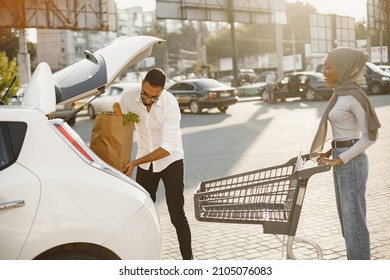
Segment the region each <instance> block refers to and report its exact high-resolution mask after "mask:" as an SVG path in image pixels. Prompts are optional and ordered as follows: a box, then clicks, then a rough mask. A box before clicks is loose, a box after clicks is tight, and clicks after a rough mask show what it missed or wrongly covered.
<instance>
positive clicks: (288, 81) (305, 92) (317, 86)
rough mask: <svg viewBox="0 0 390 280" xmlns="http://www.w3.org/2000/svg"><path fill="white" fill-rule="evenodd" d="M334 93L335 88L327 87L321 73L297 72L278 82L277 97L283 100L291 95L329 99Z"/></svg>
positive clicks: (310, 98)
mask: <svg viewBox="0 0 390 280" xmlns="http://www.w3.org/2000/svg"><path fill="white" fill-rule="evenodd" d="M332 93H333V88H329V87H327V85H326V82H325V79H324V77H323V75H322V74H321V73H318V72H295V73H292V74H287V75H285V76H284V77H283V78H281V79H280V80H279V81H278V82H277V90H276V98H277V99H281V100H282V101H283V100H285V99H286V98H289V97H300V98H302V99H305V100H310V101H312V100H319V99H321V98H324V99H329V98H330V97H331V95H332Z"/></svg>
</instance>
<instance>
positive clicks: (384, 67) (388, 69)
mask: <svg viewBox="0 0 390 280" xmlns="http://www.w3.org/2000/svg"><path fill="white" fill-rule="evenodd" d="M378 67H379V68H380V69H382V70H383V71H385V72H386V73H389V74H390V65H378Z"/></svg>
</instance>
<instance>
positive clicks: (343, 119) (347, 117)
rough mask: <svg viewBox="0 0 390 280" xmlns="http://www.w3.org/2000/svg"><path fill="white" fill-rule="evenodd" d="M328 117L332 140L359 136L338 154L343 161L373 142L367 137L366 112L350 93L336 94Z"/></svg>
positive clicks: (357, 153)
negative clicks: (353, 143)
mask: <svg viewBox="0 0 390 280" xmlns="http://www.w3.org/2000/svg"><path fill="white" fill-rule="evenodd" d="M328 119H329V121H330V123H331V125H332V132H333V140H351V139H359V138H360V140H359V141H358V142H356V143H355V145H353V146H352V147H351V148H350V149H348V150H347V151H345V152H343V153H341V154H340V155H339V157H340V159H341V160H342V161H343V163H347V162H348V161H350V160H351V159H352V158H354V157H355V156H357V155H359V154H360V153H362V152H364V150H365V149H367V148H368V147H369V146H371V145H372V144H374V143H375V141H370V140H369V139H368V128H367V122H366V113H365V111H364V109H363V107H362V106H361V105H360V103H359V101H357V100H356V98H355V97H353V96H352V95H346V96H338V97H337V100H336V104H335V105H334V106H333V108H332V110H330V112H329V115H328Z"/></svg>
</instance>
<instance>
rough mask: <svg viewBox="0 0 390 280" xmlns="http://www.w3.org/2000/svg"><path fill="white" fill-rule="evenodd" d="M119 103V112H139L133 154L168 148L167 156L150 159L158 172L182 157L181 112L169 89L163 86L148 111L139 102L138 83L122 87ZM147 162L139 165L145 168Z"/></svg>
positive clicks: (148, 166) (154, 170)
mask: <svg viewBox="0 0 390 280" xmlns="http://www.w3.org/2000/svg"><path fill="white" fill-rule="evenodd" d="M119 104H120V105H121V109H122V112H123V113H128V112H133V113H136V114H137V115H138V116H139V119H140V121H139V123H136V124H135V127H136V132H137V134H136V139H137V143H138V150H137V158H141V157H143V156H145V155H148V154H150V153H151V152H153V151H154V150H156V149H157V148H159V147H161V148H163V149H164V150H166V151H168V152H169V156H167V157H164V158H162V159H159V160H157V161H154V162H153V163H152V164H153V172H160V171H162V170H164V169H165V168H166V167H168V165H170V164H171V163H173V162H175V161H177V160H180V159H183V158H184V151H183V143H182V138H181V131H180V120H181V113H180V109H179V105H178V102H177V100H176V98H175V97H174V96H173V95H172V94H171V93H170V92H168V91H166V90H163V91H162V93H161V95H160V96H159V99H158V101H157V102H155V103H154V104H153V105H152V107H151V109H150V112H148V110H147V109H146V106H145V105H144V104H143V103H142V99H141V87H139V88H135V89H133V88H132V89H128V90H126V91H124V92H123V94H122V96H121V98H120V100H119ZM150 164H151V163H150V162H149V163H144V164H140V167H141V168H142V169H145V170H148V169H149V168H150Z"/></svg>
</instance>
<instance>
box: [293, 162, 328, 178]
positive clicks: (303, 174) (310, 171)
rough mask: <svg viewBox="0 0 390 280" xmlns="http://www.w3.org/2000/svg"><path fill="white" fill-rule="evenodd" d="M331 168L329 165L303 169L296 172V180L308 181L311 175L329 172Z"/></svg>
mask: <svg viewBox="0 0 390 280" xmlns="http://www.w3.org/2000/svg"><path fill="white" fill-rule="evenodd" d="M331 168H332V166H331V165H329V164H321V165H317V166H313V167H308V168H304V169H301V170H298V179H309V178H310V177H311V176H312V175H314V174H316V173H321V172H326V171H329V170H330V169H331Z"/></svg>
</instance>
